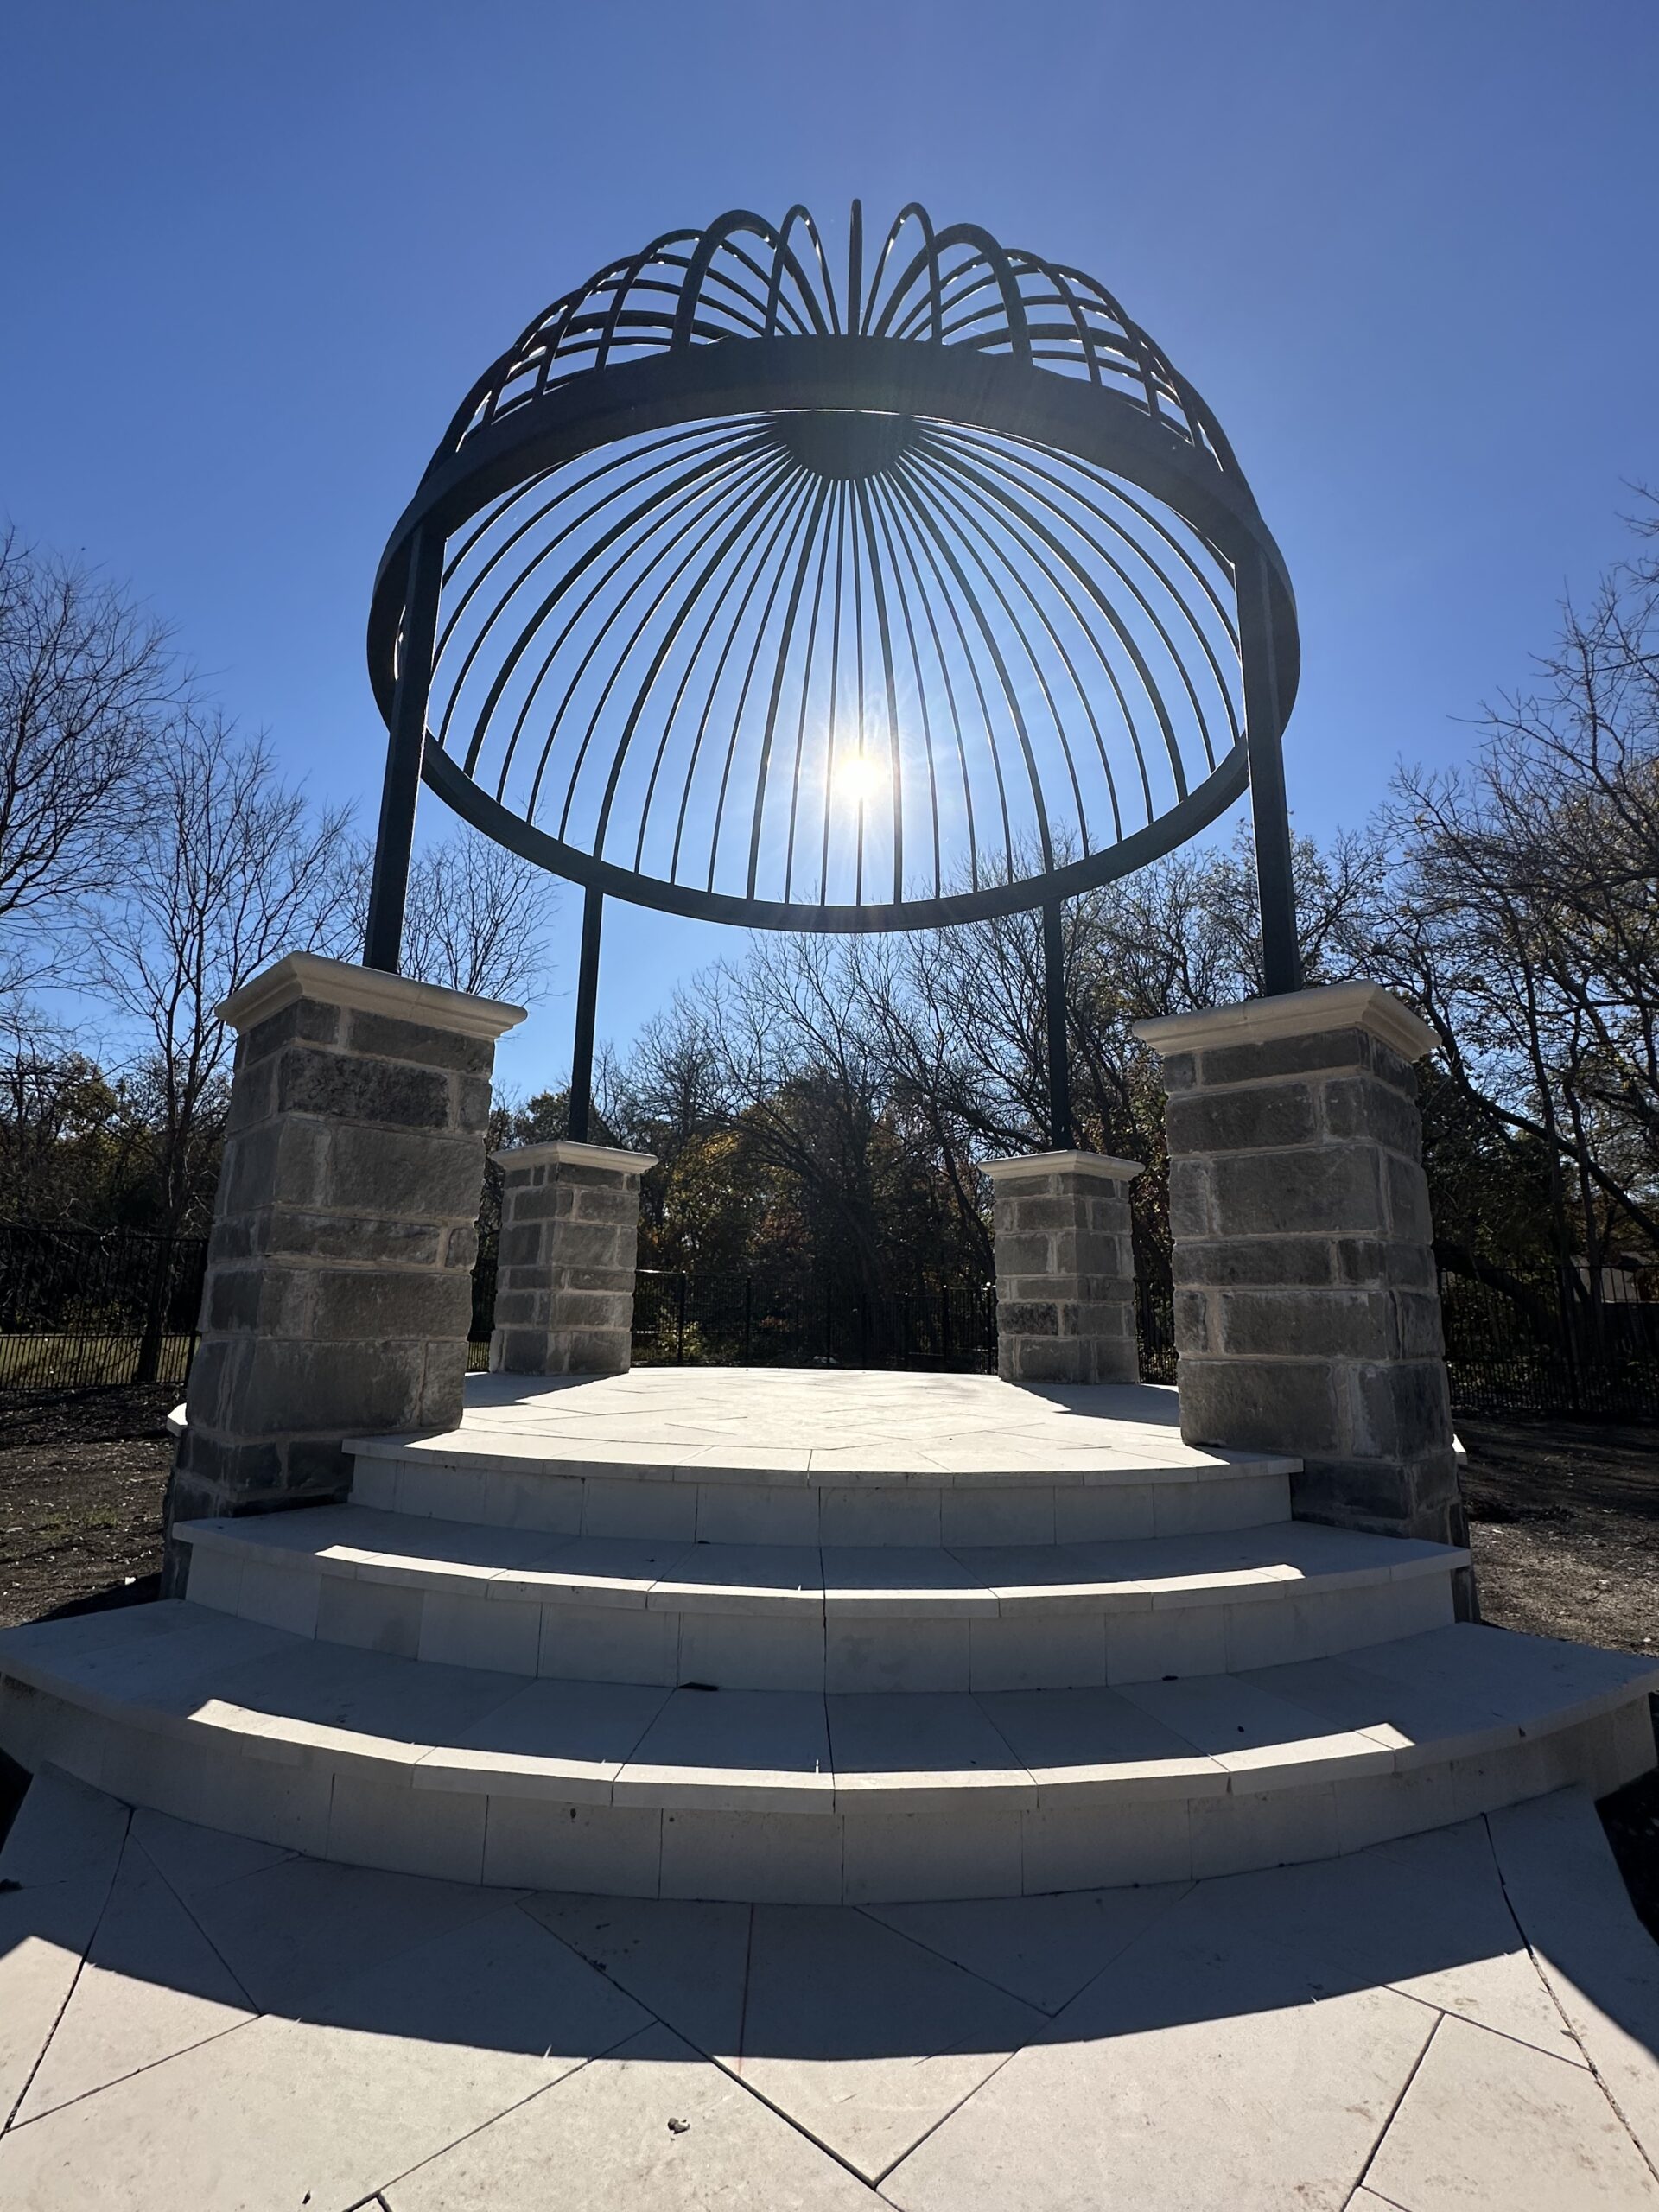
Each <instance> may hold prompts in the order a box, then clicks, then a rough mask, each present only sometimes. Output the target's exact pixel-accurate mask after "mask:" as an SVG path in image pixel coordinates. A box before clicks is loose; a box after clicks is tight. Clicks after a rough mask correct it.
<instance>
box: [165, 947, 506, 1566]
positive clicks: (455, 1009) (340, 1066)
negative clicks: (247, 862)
mask: <svg viewBox="0 0 1659 2212" xmlns="http://www.w3.org/2000/svg"><path fill="white" fill-rule="evenodd" d="M220 1011H221V1013H222V1014H223V1015H224V1018H225V1020H226V1021H228V1022H229V1023H230V1024H231V1025H232V1027H233V1028H234V1029H235V1030H236V1032H237V1047H236V1066H235V1073H234V1076H233V1078H232V1090H231V1110H230V1118H229V1122H228V1124H227V1134H226V1143H225V1157H224V1164H223V1166H222V1167H221V1168H220V1171H219V1192H218V1196H217V1198H216V1200H215V1204H214V1212H213V1235H212V1238H211V1241H210V1242H209V1244H208V1248H207V1283H206V1287H205V1288H204V1291H203V1294H202V1313H201V1341H200V1346H199V1348H198V1350H197V1352H196V1357H195V1360H194V1364H193V1365H192V1367H191V1370H190V1379H189V1383H188V1387H187V1390H186V1407H187V1414H188V1427H187V1429H186V1431H185V1433H184V1435H183V1437H182V1439H181V1442H180V1445H179V1448H178V1452H177V1455H176V1458H175V1463H174V1467H173V1472H172V1477H171V1479H170V1481H169V1483H168V1496H167V1524H168V1528H169V1529H171V1527H172V1526H173V1524H174V1522H177V1521H189V1520H199V1519H201V1518H204V1517H207V1516H216V1515H220V1514H237V1513H257V1512H268V1511H270V1510H273V1509H275V1508H277V1507H280V1506H286V1505H296V1504H305V1503H313V1502H315V1501H316V1500H319V1499H324V1498H333V1497H341V1496H343V1495H344V1493H345V1491H346V1486H347V1484H348V1482H349V1479H350V1463H349V1461H348V1460H347V1459H346V1454H345V1452H343V1451H342V1449H341V1440H342V1439H343V1438H345V1437H346V1436H351V1435H361V1434H365V1433H375V1432H387V1431H396V1430H400V1429H417V1428H450V1427H454V1424H455V1422H456V1421H459V1420H460V1418H461V1384H462V1381H463V1378H464V1376H465V1375H466V1371H467V1337H468V1334H469V1333H470V1322H471V1313H472V1297H473V1262H474V1259H475V1258H476V1256H477V1249H478V1232H477V1221H478V1205H479V1198H480V1192H481V1191H482V1187H483V1179H484V1148H485V1141H486V1138H485V1130H486V1123H487V1122H488V1119H489V1112H490V1071H491V1068H492V1065H493V1061H494V1058H495V1040H496V1039H497V1038H498V1037H499V1035H500V1034H501V1033H502V1032H503V1031H504V1030H505V1029H508V1028H510V1027H512V1024H513V1023H515V1022H518V1021H522V1020H524V1009H523V1007H516V1006H505V1005H503V1004H500V1003H499V1002H498V1001H495V1000H493V999H480V998H472V997H469V996H467V995H466V994H465V993H463V992H461V991H448V990H442V989H440V988H437V987H436V986H435V985H434V984H431V983H416V982H410V981H409V980H408V979H407V978H406V977H404V976H392V975H387V974H385V972H383V971H382V970H380V969H373V968H356V967H352V966H349V965H347V964H346V963H344V962H341V961H338V960H322V959H319V958H317V957H315V955H314V954H311V953H307V952H292V953H289V954H288V955H287V956H286V957H284V958H283V959H281V960H279V961H277V963H276V964H275V966H274V967H271V968H268V969H266V970H265V972H264V975H262V976H257V977H256V978H255V979H254V981H253V982H251V983H247V984H245V985H244V987H243V988H242V989H240V990H239V991H237V992H235V993H233V994H232V996H231V997H230V998H229V999H227V1000H226V1002H225V1004H224V1006H223V1007H222V1008H221V1009H220ZM186 1551H187V1548H185V1547H172V1546H169V1557H168V1586H169V1588H171V1589H172V1590H173V1592H174V1593H175V1594H177V1593H178V1590H179V1587H180V1584H181V1577H182V1575H183V1573H184V1572H185V1569H186V1566H187V1563H188V1560H187V1557H186V1556H182V1555H181V1554H186Z"/></svg>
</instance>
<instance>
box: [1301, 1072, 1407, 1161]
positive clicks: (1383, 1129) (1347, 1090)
mask: <svg viewBox="0 0 1659 2212" xmlns="http://www.w3.org/2000/svg"><path fill="white" fill-rule="evenodd" d="M1319 1102H1320V1105H1321V1107H1322V1109H1323V1110H1324V1116H1325V1135H1327V1136H1328V1137H1332V1138H1334V1139H1335V1140H1336V1141H1338V1143H1346V1142H1349V1141H1352V1140H1353V1139H1355V1138H1366V1137H1369V1138H1370V1140H1371V1141H1373V1142H1374V1143H1376V1144H1380V1145H1383V1147H1386V1148H1387V1149H1388V1150H1389V1151H1390V1152H1398V1153H1403V1154H1405V1155H1406V1157H1407V1158H1408V1160H1418V1159H1421V1156H1422V1149H1423V1123H1422V1116H1421V1115H1420V1114H1419V1112H1418V1111H1417V1108H1416V1106H1415V1104H1414V1102H1413V1101H1412V1100H1411V1099H1409V1098H1408V1097H1405V1096H1402V1093H1401V1092H1400V1091H1399V1090H1396V1089H1395V1087H1394V1086H1393V1085H1392V1084H1386V1083H1382V1082H1379V1081H1378V1080H1377V1078H1376V1077H1374V1076H1369V1075H1365V1076H1347V1077H1343V1078H1342V1079H1341V1080H1340V1081H1338V1082H1336V1083H1327V1084H1324V1085H1323V1086H1322V1087H1321V1090H1320V1093H1319Z"/></svg>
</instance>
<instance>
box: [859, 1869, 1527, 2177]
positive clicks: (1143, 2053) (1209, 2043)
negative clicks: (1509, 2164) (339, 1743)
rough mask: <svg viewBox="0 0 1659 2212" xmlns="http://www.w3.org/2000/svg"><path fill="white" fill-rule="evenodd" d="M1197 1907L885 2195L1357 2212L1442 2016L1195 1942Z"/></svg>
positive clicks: (951, 2127)
mask: <svg viewBox="0 0 1659 2212" xmlns="http://www.w3.org/2000/svg"><path fill="white" fill-rule="evenodd" d="M1197 1894H1198V1892H1195V1895H1197ZM1182 1913H1183V1907H1181V1906H1178V1907H1177V1908H1176V1909H1175V1910H1174V1911H1173V1913H1171V1914H1170V1915H1169V1916H1167V1917H1166V1919H1164V1920H1162V1921H1160V1922H1159V1923H1157V1924H1156V1925H1155V1926H1154V1927H1153V1928H1152V1929H1148V1931H1147V1934H1146V1935H1145V1936H1143V1937H1142V1938H1141V1941H1140V1942H1137V1943H1135V1944H1132V1945H1131V1946H1130V1947H1129V1948H1128V1950H1127V1951H1125V1952H1124V1953H1122V1955H1120V1957H1119V1958H1118V1959H1117V1960H1116V1961H1115V1962H1114V1964H1113V1965H1112V1966H1111V1967H1109V1968H1108V1969H1107V1971H1106V1973H1105V1974H1103V1975H1102V1976H1101V1978H1100V1979H1099V1980H1098V1981H1096V1982H1095V1983H1094V1984H1092V1985H1091V1986H1090V1987H1089V1988H1088V1989H1086V1990H1084V1993H1083V1994H1082V1995H1081V1996H1080V1997H1079V1998H1077V1999H1076V2001H1075V2002H1074V2003H1073V2004H1071V2005H1069V2006H1068V2007H1067V2008H1066V2010H1065V2012H1062V2013H1061V2014H1060V2016H1059V2018H1058V2019H1057V2020H1055V2021H1053V2022H1052V2023H1050V2024H1049V2025H1048V2027H1047V2029H1046V2033H1045V2036H1044V2037H1043V2039H1042V2040H1041V2041H1039V2042H1038V2043H1035V2044H1032V2045H1030V2046H1029V2047H1028V2048H1027V2049H1026V2050H1022V2051H1020V2053H1019V2055H1018V2056H1016V2057H1014V2058H1012V2059H1010V2061H1009V2062H1008V2063H1007V2065H1006V2066H1005V2067H1003V2068H1002V2069H1001V2072H999V2073H998V2074H997V2075H995V2077H994V2078H993V2079H992V2080H991V2081H990V2082H988V2083H987V2085H986V2087H985V2088H983V2089H982V2090H981V2091H980V2093H979V2094H978V2095H977V2096H976V2097H974V2098H972V2099H970V2101H969V2102H968V2103H967V2104H966V2105H965V2106H964V2107H963V2108H962V2110H961V2111H960V2112H958V2113H956V2114H955V2115H954V2117H953V2118H952V2119H951V2120H950V2121H949V2123H948V2124H947V2125H946V2126H944V2127H941V2128H940V2129H939V2130H938V2132H937V2133H935V2134H934V2135H932V2136H931V2137H930V2138H929V2139H928V2140H927V2141H926V2142H925V2143H924V2144H923V2145H922V2146H921V2147H920V2149H919V2150H918V2151H916V2152H912V2155H911V2156H910V2157H909V2158H906V2160H905V2162H904V2164H902V2165H900V2166H899V2168H898V2169H897V2170H896V2171H894V2172H893V2173H892V2174H890V2175H889V2176H888V2177H887V2179H886V2181H885V2182H884V2183H883V2189H884V2192H885V2194H887V2196H890V2197H891V2198H892V2199H893V2202H894V2203H895V2204H897V2205H899V2206H901V2207H902V2208H903V2209H904V2212H960V2208H962V2207H963V2206H968V2205H971V2206H973V2207H975V2208H976V2212H1074V2208H1077V2207H1080V2206H1084V2205H1091V2206H1092V2205H1094V2204H1096V2203H1098V2204H1101V2205H1109V2204H1116V2203H1122V2204H1133V2205H1134V2206H1135V2208H1136V2212H1192V2208H1193V2207H1195V2206H1199V2205H1202V2206H1206V2207H1207V2206H1210V2205H1215V2206H1217V2207H1219V2206H1225V2207H1226V2208H1227V2212H1268V2208H1272V2212H1280V2208H1281V2207H1283V2206H1285V2205H1286V2204H1287V2203H1296V2204H1297V2205H1299V2206H1306V2207H1307V2208H1309V2212H1313V2208H1321V2212H1322V2209H1323V2208H1327V2207H1328V2208H1330V2212H1337V2208H1339V2207H1340V2206H1342V2205H1343V2204H1344V2202H1346V2199H1347V2196H1348V2194H1349V2191H1350V2190H1351V2189H1352V2188H1353V2185H1354V2183H1356V2182H1357V2180H1358V2178H1359V2177H1360V2174H1361V2172H1362V2171H1363V2167H1364V2164H1365V2161H1366V2159H1367V2158H1368V2157H1369V2156H1370V2151H1371V2148H1372V2145H1374V2144H1375V2143H1376V2139H1377V2137H1378V2135H1379V2134H1380V2133H1382V2131H1383V2126H1385V2124H1386V2122H1387V2120H1388V2117H1389V2113H1390V2112H1391V2111H1392V2110H1393V2108H1394V2106H1395V2101H1397V2099H1398V2097H1399V2095H1400V2094H1401V2091H1402V2089H1403V2088H1405V2085H1406V2083H1407V2082H1408V2080H1409V2079H1410V2077H1411V2071H1412V2069H1413V2067H1414V2065H1415V2064H1416V2063H1417V2061H1418V2059H1419V2057H1420V2056H1421V2053H1422V2050H1423V2049H1424V2046H1425V2045H1426V2044H1427V2041H1428V2038H1429V2036H1430V2034H1431V2033H1432V2032H1433V2028H1434V2025H1435V2021H1436V2018H1437V2016H1436V2015H1435V2014H1434V2013H1433V2012H1431V2011H1430V2010H1429V2009H1428V2008H1427V2006H1425V2005H1417V2004H1414V2003H1413V2002H1412V2000H1411V1999H1408V1998H1405V1997H1400V1996H1397V1995H1395V1993H1394V1992H1393V1991H1391V1990H1389V1989H1385V1988H1366V1989H1362V1990H1359V1991H1357V1992H1353V1993H1344V1994H1340V1995H1332V1996H1330V1997H1327V1998H1325V1999H1322V2000H1320V2001H1319V2002H1310V2001H1309V2000H1308V1996H1307V1993H1306V1988H1305V1986H1303V1978H1302V1976H1301V1975H1300V1974H1298V1973H1296V1972H1294V1970H1284V1969H1282V1968H1281V1967H1278V1965H1277V1963H1276V1962H1275V1961H1274V1959H1273V1957H1272V1955H1271V1954H1269V1953H1265V1952H1259V1951H1257V1950H1256V1949H1255V1948H1254V1947H1253V1946H1248V1945H1240V1946H1239V1947H1237V1948H1217V1945H1216V1944H1215V1942H1213V1940H1212V1938H1211V1936H1210V1933H1209V1931H1208V1930H1207V1929H1204V1930H1200V1931H1197V1932H1196V1933H1195V1934H1194V1935H1193V1936H1191V1937H1188V1936H1185V1934H1184V1932H1183V1929H1182V1926H1181V1922H1182ZM1293 2190H1294V2193H1293ZM1493 2212H1497V2208H1496V2207H1494V2208H1493Z"/></svg>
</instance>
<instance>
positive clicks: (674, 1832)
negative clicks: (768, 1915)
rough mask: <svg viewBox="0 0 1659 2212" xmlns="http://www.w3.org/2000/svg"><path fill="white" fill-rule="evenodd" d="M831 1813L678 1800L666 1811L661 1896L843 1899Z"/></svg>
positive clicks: (837, 1834)
mask: <svg viewBox="0 0 1659 2212" xmlns="http://www.w3.org/2000/svg"><path fill="white" fill-rule="evenodd" d="M844 1861H845V1849H844V1840H843V1836H842V1822H841V1821H840V1820H839V1819H838V1818H836V1816H835V1815H834V1814H833V1812H831V1813H829V1814H828V1815H826V1814H825V1813H824V1812H823V1811H820V1810H816V1809H815V1810H814V1811H812V1812H809V1813H802V1812H779V1811H777V1810H774V1809H766V1810H764V1811H751V1810H746V1811H743V1812H730V1811H722V1810H718V1809H709V1808H700V1807H696V1806H693V1807H690V1808H688V1807H685V1806H683V1805H677V1806H675V1807H673V1808H671V1809H665V1810H664V1814H663V1855H662V1872H661V1880H660V1885H659V1887H660V1892H661V1894H662V1896H664V1897H696V1898H709V1899H715V1900H725V1901H728V1902H755V1903H765V1904H839V1903H840V1902H841V1898H842V1891H843V1885H844V1882H845V1864H844Z"/></svg>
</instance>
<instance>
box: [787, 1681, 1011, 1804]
mask: <svg viewBox="0 0 1659 2212" xmlns="http://www.w3.org/2000/svg"><path fill="white" fill-rule="evenodd" d="M826 1705H827V1707H828V1711H829V1738H830V1743H831V1745H832V1746H833V1749H834V1754H835V1764H836V1793H837V1796H839V1798H840V1799H841V1801H842V1802H843V1803H848V1804H850V1803H856V1802H858V1801H859V1800H860V1799H861V1798H864V1797H866V1796H868V1794H869V1793H871V1792H872V1791H874V1792H878V1793H880V1794H883V1795H886V1794H889V1793H891V1792H892V1791H893V1789H894V1788H895V1786H896V1785H897V1784H898V1783H899V1781H900V1779H901V1778H902V1779H903V1780H904V1781H905V1782H907V1783H909V1782H912V1781H913V1783H914V1787H915V1789H917V1790H918V1792H926V1793H928V1794H931V1795H938V1794H941V1793H948V1794H950V1796H979V1797H984V1796H987V1794H988V1795H991V1796H995V1798H996V1799H997V1801H998V1802H999V1803H1003V1804H1007V1805H1009V1806H1012V1807H1016V1808H1017V1807H1022V1806H1026V1805H1032V1806H1034V1805H1035V1804H1036V1802H1037V1791H1036V1786H1035V1784H1034V1783H1033V1782H1032V1779H1031V1777H1030V1776H1029V1775H1028V1774H1027V1772H1026V1770H1025V1769H1024V1768H1023V1767H1022V1766H1021V1765H1020V1762H1019V1761H1018V1760H1017V1759H1016V1758H1014V1756H1013V1754H1012V1752H1011V1751H1009V1749H1008V1745H1007V1740H1006V1739H1005V1738H1003V1737H1002V1736H1001V1734H1000V1733H999V1732H998V1730H997V1729H996V1727H995V1726H994V1725H993V1723H992V1722H991V1721H990V1720H989V1719H987V1717H986V1714H985V1713H984V1711H983V1710H982V1707H980V1706H979V1705H978V1704H977V1703H976V1701H975V1700H973V1699H971V1698H963V1697H944V1696H942V1697H930V1696H928V1695H926V1694H916V1695H911V1696H902V1697H893V1696H881V1695H871V1696H847V1697H831V1698H829V1699H828V1700H826Z"/></svg>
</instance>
